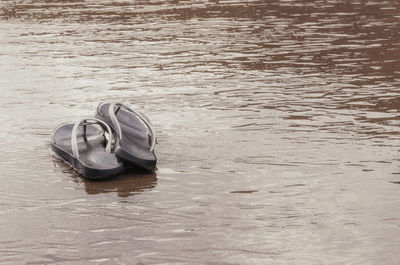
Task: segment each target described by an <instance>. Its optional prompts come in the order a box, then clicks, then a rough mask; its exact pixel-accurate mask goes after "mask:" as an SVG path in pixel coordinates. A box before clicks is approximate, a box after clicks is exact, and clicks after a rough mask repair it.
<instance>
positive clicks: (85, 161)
mask: <svg viewBox="0 0 400 265" xmlns="http://www.w3.org/2000/svg"><path fill="white" fill-rule="evenodd" d="M155 144H156V138H155V134H154V130H153V128H152V126H151V123H150V121H149V119H148V118H147V117H146V116H145V115H144V114H143V113H140V112H137V111H135V110H133V109H132V108H130V107H129V106H128V105H126V104H124V103H100V104H99V105H98V107H97V110H96V115H95V117H94V118H85V119H82V120H80V121H78V122H76V123H74V124H61V125H60V126H58V127H57V128H56V129H55V130H54V132H53V135H52V141H51V145H52V148H53V150H54V151H55V153H56V154H57V155H58V156H59V157H60V158H62V159H63V160H64V161H65V162H67V163H68V164H69V165H71V166H72V167H73V168H74V169H75V170H76V171H78V172H79V173H80V174H81V175H83V176H84V177H86V178H88V179H101V178H106V177H112V176H117V175H120V174H122V173H124V172H125V169H126V167H127V166H129V165H134V166H136V167H140V168H143V169H145V170H149V171H154V170H156V163H157V158H156V155H155V153H154V147H155Z"/></svg>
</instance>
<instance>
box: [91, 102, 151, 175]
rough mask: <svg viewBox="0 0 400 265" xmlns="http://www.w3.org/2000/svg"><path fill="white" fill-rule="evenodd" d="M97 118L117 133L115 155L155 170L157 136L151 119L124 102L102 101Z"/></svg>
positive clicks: (136, 164)
mask: <svg viewBox="0 0 400 265" xmlns="http://www.w3.org/2000/svg"><path fill="white" fill-rule="evenodd" d="M96 118H98V119H101V120H103V121H104V122H106V123H107V124H108V125H110V127H111V128H112V129H113V130H114V132H115V133H116V134H117V138H118V140H117V141H116V146H115V155H116V156H117V157H119V158H121V159H122V160H125V161H127V162H129V163H131V164H133V165H135V166H138V167H141V168H144V169H147V170H150V171H154V170H156V168H157V167H156V164H157V157H156V155H155V153H154V147H155V144H156V137H155V135H154V130H153V128H152V126H151V123H150V121H149V119H148V118H147V117H146V116H145V115H144V114H143V113H140V112H137V111H135V110H133V109H131V108H130V107H129V106H127V105H126V104H124V103H120V102H119V103H100V104H99V105H98V107H97V111H96Z"/></svg>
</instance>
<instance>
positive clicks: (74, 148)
mask: <svg viewBox="0 0 400 265" xmlns="http://www.w3.org/2000/svg"><path fill="white" fill-rule="evenodd" d="M92 124H99V125H100V126H101V127H102V129H103V130H104V131H105V132H107V134H108V136H107V137H106V139H107V145H106V151H107V152H111V142H112V141H111V137H112V132H111V128H110V126H108V124H107V123H105V122H103V121H102V120H99V119H96V118H87V119H82V120H80V121H78V122H76V123H75V124H74V127H73V128H72V132H71V148H72V155H73V156H74V157H76V158H79V151H78V128H79V127H80V126H84V132H83V134H84V138H85V139H86V126H87V125H92ZM86 140H87V139H86Z"/></svg>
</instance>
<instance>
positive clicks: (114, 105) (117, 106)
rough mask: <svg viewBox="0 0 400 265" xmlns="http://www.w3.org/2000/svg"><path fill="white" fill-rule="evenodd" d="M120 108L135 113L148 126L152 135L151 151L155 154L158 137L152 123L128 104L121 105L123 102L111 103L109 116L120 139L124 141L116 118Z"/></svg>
mask: <svg viewBox="0 0 400 265" xmlns="http://www.w3.org/2000/svg"><path fill="white" fill-rule="evenodd" d="M120 108H124V109H125V110H127V111H129V112H131V113H133V114H134V115H135V116H136V117H138V118H139V119H140V120H141V121H142V122H143V123H144V124H145V125H146V127H147V128H148V130H149V134H150V151H151V152H153V150H154V147H155V144H156V137H155V134H154V130H153V127H152V126H151V124H150V122H149V121H148V119H147V118H146V117H144V115H143V114H141V113H140V112H137V111H135V110H133V109H131V108H130V107H129V106H127V105H126V104H124V103H121V102H118V103H110V107H109V109H108V114H109V116H110V119H111V122H112V123H113V125H114V126H115V130H116V132H117V135H118V138H119V139H122V131H121V126H120V124H119V121H118V119H117V117H116V113H117V112H118V111H119V109H120Z"/></svg>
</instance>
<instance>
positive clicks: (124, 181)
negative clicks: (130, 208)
mask: <svg viewBox="0 0 400 265" xmlns="http://www.w3.org/2000/svg"><path fill="white" fill-rule="evenodd" d="M54 159H55V160H54V167H55V168H59V169H60V170H61V172H63V173H67V174H70V175H71V177H72V180H73V181H75V183H76V184H77V185H78V186H79V187H83V188H84V190H85V191H86V193H87V194H100V193H117V194H118V196H119V197H129V196H131V195H134V194H138V193H141V192H144V191H145V190H147V189H151V188H154V187H155V186H156V185H157V174H156V173H155V172H147V171H143V170H141V169H138V168H132V169H129V171H128V172H127V173H125V174H124V175H122V176H120V177H117V178H111V179H105V180H101V181H90V180H86V179H85V178H83V177H82V176H81V175H79V174H78V173H77V172H76V171H74V170H73V169H72V168H71V167H69V166H68V165H67V164H65V163H64V162H63V161H61V160H60V159H59V158H54Z"/></svg>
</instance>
